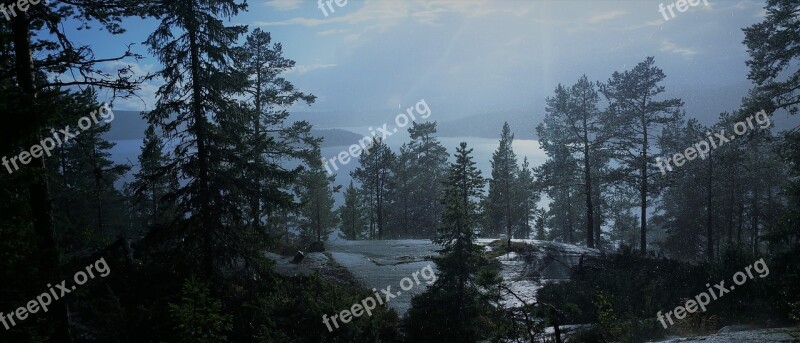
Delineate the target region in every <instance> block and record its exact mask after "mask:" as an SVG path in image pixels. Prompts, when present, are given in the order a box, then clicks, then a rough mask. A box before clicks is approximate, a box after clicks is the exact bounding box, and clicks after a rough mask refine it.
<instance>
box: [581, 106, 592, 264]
mask: <svg viewBox="0 0 800 343" xmlns="http://www.w3.org/2000/svg"><path fill="white" fill-rule="evenodd" d="M583 130H584V131H583V178H584V196H585V197H586V246H587V247H589V248H594V232H593V231H594V205H592V173H591V170H590V169H589V142H588V141H589V137H588V134H587V132H586V130H587V129H586V120H584V122H583Z"/></svg>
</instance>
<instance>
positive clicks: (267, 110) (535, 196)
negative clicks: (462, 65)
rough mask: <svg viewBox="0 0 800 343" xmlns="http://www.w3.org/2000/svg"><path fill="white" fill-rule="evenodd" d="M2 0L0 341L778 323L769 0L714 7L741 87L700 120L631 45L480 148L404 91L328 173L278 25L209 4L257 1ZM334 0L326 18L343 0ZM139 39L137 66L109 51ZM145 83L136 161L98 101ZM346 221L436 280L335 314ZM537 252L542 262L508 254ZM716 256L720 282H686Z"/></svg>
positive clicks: (362, 241)
mask: <svg viewBox="0 0 800 343" xmlns="http://www.w3.org/2000/svg"><path fill="white" fill-rule="evenodd" d="M21 1H22V0H21ZM2 3H3V4H4V5H5V6H6V7H8V6H10V5H11V4H17V2H12V1H8V0H3V1H2ZM25 4H27V5H29V6H27V5H26V6H24V7H25V8H28V9H27V10H23V6H22V5H18V6H17V11H16V12H14V13H15V15H12V16H7V18H5V19H7V20H4V18H3V17H0V89H2V91H0V108H1V109H2V113H4V115H3V117H4V118H6V119H7V120H8V122H6V123H4V124H2V125H0V130H2V133H1V134H0V149H1V150H2V151H0V156H3V157H2V158H3V159H2V163H3V167H1V168H0V275H1V276H0V280H2V281H1V282H0V324H2V325H3V327H2V328H0V341H2V342H559V343H560V342H646V341H656V340H661V339H671V338H677V337H688V336H698V335H712V334H715V333H717V332H718V330H719V329H721V328H723V327H731V326H747V328H748V329H775V328H791V329H788V331H787V332H788V333H784V332H783V331H781V333H782V334H787V335H790V336H789V337H791V338H793V339H795V340H797V339H800V329H798V322H800V294H798V290H799V289H800V288H798V287H800V269H799V268H800V255H798V253H800V226H799V225H798V222H799V221H800V131H798V128H797V127H794V128H792V127H785V126H778V125H774V124H773V123H775V122H777V121H776V120H775V119H773V118H775V117H777V116H783V117H790V118H791V117H793V116H796V115H797V112H798V109H799V108H800V68H798V62H800V49H799V48H798V47H800V21H798V18H800V3H798V2H797V1H795V0H767V1H766V4H764V5H763V9H764V11H765V15H764V17H763V18H760V22H758V23H756V24H753V25H751V26H746V27H739V28H736V30H739V31H741V32H742V33H743V35H744V41H743V42H742V46H741V49H743V50H746V51H747V55H748V56H749V59H748V60H747V61H745V63H746V66H747V68H748V70H749V73H748V74H747V75H743V76H742V77H745V76H746V77H747V79H748V80H749V82H750V83H751V84H750V90H749V91H748V93H747V95H746V96H745V97H743V98H742V99H741V102H740V103H738V104H731V105H730V108H729V110H727V111H725V112H721V113H716V114H713V115H712V116H713V121H710V120H700V119H698V116H700V115H701V114H700V113H692V112H691V111H689V110H687V108H686V106H685V105H686V101H685V100H683V99H681V98H680V97H678V96H676V95H675V94H676V93H677V92H676V90H675V89H671V88H670V87H667V84H668V83H667V81H668V80H669V79H670V78H673V77H684V76H683V75H667V74H666V73H665V71H664V70H663V69H662V68H660V67H659V64H658V61H659V60H660V59H659V58H658V57H657V55H656V54H655V53H648V52H647V51H645V52H642V55H641V56H640V57H637V59H638V60H637V61H636V63H635V64H633V65H629V66H628V67H627V68H619V69H618V70H616V71H613V72H612V73H609V74H606V75H603V76H602V79H599V80H593V79H592V78H591V77H589V76H587V74H583V75H582V76H580V77H578V78H575V79H563V80H557V81H556V85H555V87H550V89H549V90H548V95H547V96H546V97H545V98H543V99H538V100H539V101H540V102H541V104H542V106H541V108H536V109H532V112H534V111H535V112H536V113H535V115H534V113H531V115H530V117H529V118H528V119H526V120H527V122H526V123H525V126H518V125H517V124H518V123H514V122H509V121H506V120H502V119H501V120H498V121H496V122H495V123H494V124H495V126H496V129H497V132H498V134H499V135H498V137H499V140H497V139H493V141H495V143H492V144H493V145H492V153H491V157H490V160H489V163H490V170H485V171H482V170H481V168H479V167H478V164H477V163H478V159H480V158H483V157H482V156H483V155H481V154H479V153H476V151H475V147H474V144H473V143H470V142H468V139H465V140H464V141H463V142H459V143H458V144H457V145H452V146H451V145H450V144H449V142H450V140H444V139H443V138H442V137H440V136H439V132H440V129H441V128H442V126H446V125H447V122H446V121H440V120H432V119H437V118H438V117H439V115H440V114H439V113H436V112H437V111H439V109H440V108H442V107H437V103H436V102H435V101H434V100H433V98H428V99H429V100H428V101H427V103H426V107H427V106H428V104H430V105H429V106H430V107H429V108H428V109H427V110H428V112H427V114H428V115H430V114H431V113H435V115H434V116H433V117H432V118H427V117H425V118H426V119H421V118H417V121H414V122H413V123H411V124H410V125H409V126H408V127H406V128H404V129H403V130H405V133H403V135H400V134H398V135H396V136H392V137H391V138H387V139H386V140H384V139H381V138H380V137H379V136H378V137H374V138H373V139H372V141H371V143H370V145H369V147H368V149H364V151H363V152H361V153H359V154H357V155H358V156H357V158H355V159H354V160H353V161H350V164H351V165H353V167H352V170H349V171H346V170H345V169H342V171H340V172H338V173H330V168H326V163H327V162H326V160H327V159H328V158H329V156H327V155H326V152H325V151H327V150H325V151H324V150H323V149H324V148H326V147H328V146H326V145H325V144H326V143H325V139H324V137H322V136H321V135H319V133H323V132H325V131H320V130H317V129H318V127H315V125H313V124H312V123H311V122H310V121H309V120H296V119H294V118H293V117H292V112H293V111H296V109H298V108H313V107H314V106H315V103H316V102H317V101H318V100H320V98H318V97H317V96H316V95H315V94H312V92H310V91H306V90H304V89H300V87H297V86H295V84H294V83H293V82H292V81H290V80H291V79H292V76H295V75H297V74H296V73H297V68H298V66H297V64H296V63H295V61H294V60H293V59H292V56H291V55H290V54H288V53H287V51H296V50H295V49H292V48H290V46H302V45H303V44H304V43H303V42H302V41H299V40H297V41H291V40H289V41H280V42H279V41H277V40H276V39H274V37H273V35H272V34H271V33H270V32H269V31H267V30H265V29H262V28H261V27H259V26H257V25H255V26H248V25H244V24H239V23H240V22H241V21H237V20H235V19H236V18H237V16H239V15H242V14H244V13H247V12H248V11H250V10H253V8H254V7H256V6H260V4H254V3H247V2H245V1H240V0H214V1H210V0H152V1H133V0H116V1H111V0H69V1H50V2H47V1H44V2H41V3H37V4H34V3H33V2H30V3H28V2H27V1H26V2H25ZM305 5H307V6H308V7H314V8H312V10H315V8H316V7H315V6H316V3H313V4H312V3H310V2H309V3H307V4H304V6H305ZM312 5H313V6H312ZM337 5H338V7H337V8H336V9H337V10H338V11H339V12H338V13H336V12H331V13H330V17H329V15H328V14H329V13H327V12H326V13H325V16H324V17H325V18H324V20H335V19H336V18H338V17H344V16H346V15H347V14H346V12H345V11H347V10H350V9H351V7H355V6H356V5H357V4H356V3H355V2H353V3H351V4H350V5H348V6H347V7H344V6H342V5H339V3H338V1H337ZM317 12H318V10H317ZM9 13H10V12H9ZM655 15H656V16H660V15H658V13H656V14H655ZM679 15H683V14H679ZM317 16H318V17H320V18H321V17H322V16H321V14H320V13H317ZM320 20H322V19H320ZM139 21H146V22H148V23H152V24H153V25H152V27H153V30H152V31H149V32H146V35H145V36H144V37H143V38H142V41H141V44H142V45H143V46H144V47H145V48H146V50H147V52H148V54H147V55H146V56H145V55H143V54H141V53H139V52H137V51H136V50H135V49H133V48H132V45H133V43H128V42H126V41H125V40H123V39H118V40H111V41H105V42H103V47H102V48H101V47H100V45H99V44H100V43H99V42H98V43H97V44H98V45H97V46H95V45H94V43H92V44H87V43H85V42H84V41H82V40H77V39H74V38H72V37H73V36H74V35H75V34H76V32H78V31H89V32H93V31H100V32H103V33H104V34H107V35H110V36H122V35H124V34H126V33H127V32H128V31H129V30H135V31H137V32H142V31H141V26H138V25H134V24H132V23H134V22H136V23H138V22H139ZM672 24H673V23H670V25H672ZM664 25H667V24H666V23H665V24H664ZM98 37H99V36H98ZM98 40H99V39H98ZM107 44H111V45H114V46H116V49H121V51H123V52H122V53H121V54H119V55H114V56H109V55H108V53H106V52H105V51H103V50H102V49H104V48H105V46H106V45H107ZM147 58H150V59H153V60H154V61H156V67H155V69H153V70H152V71H149V72H146V73H141V72H139V71H137V70H136V68H134V67H133V66H132V63H134V62H135V61H140V60H143V59H147ZM564 63H568V62H566V61H565V62H564ZM109 66H114V68H109ZM571 68H572V69H576V70H578V72H579V73H582V72H584V71H583V70H582V69H581V68H582V67H581V66H580V65H573V66H571ZM589 72H590V71H589V70H587V71H586V73H589ZM293 73H294V74H293ZM591 74H592V75H595V74H596V73H591ZM532 77H533V76H532ZM154 82H156V84H157V85H158V86H157V87H155V90H154V94H155V102H154V103H153V106H152V108H150V109H149V110H147V111H141V112H137V113H139V114H140V115H141V120H142V121H144V122H146V127H147V128H146V130H145V131H144V132H141V133H138V132H137V134H140V135H141V137H143V139H140V140H139V141H138V142H137V144H139V145H138V147H139V151H138V153H137V156H138V158H137V159H136V160H135V161H128V162H121V161H120V160H119V159H115V157H114V149H115V146H117V142H116V141H115V140H113V139H109V130H110V129H111V127H112V126H114V125H115V123H117V121H115V119H118V118H119V116H120V115H121V114H120V113H119V112H120V111H118V110H117V109H116V107H115V105H116V104H117V103H120V102H121V101H124V100H130V99H138V98H140V97H141V96H142V95H143V94H144V92H145V91H146V90H147V87H152V84H153V83H154ZM548 87H549V85H548ZM417 99H419V98H412V99H410V100H413V101H417ZM401 111H402V109H401ZM417 111H419V108H417ZM115 112H117V114H116V115H115ZM703 115H705V116H706V117H708V116H709V114H703ZM115 116H116V117H115ZM539 119H541V120H539ZM364 122H365V124H364V125H367V124H372V123H377V121H375V120H368V119H364ZM372 125H374V124H372ZM523 127H535V129H534V130H533V132H520V131H521V130H523ZM370 129H372V128H370ZM395 132H396V131H395ZM515 134H518V135H524V136H525V137H528V136H530V135H532V136H533V137H535V141H536V142H537V144H538V145H537V146H538V147H539V149H540V151H541V153H542V156H543V157H542V158H543V163H538V162H535V161H532V160H530V159H529V158H528V156H529V155H528V154H524V153H519V150H517V152H515V148H518V147H519V145H517V144H515V142H516V143H518V141H519V140H515ZM373 135H374V134H373ZM406 137H407V139H406ZM389 140H391V142H389ZM355 143H358V142H357V141H353V142H349V143H347V144H348V145H349V144H355ZM389 143H391V145H390V144H389ZM398 146H399V148H398ZM337 149H338V148H337ZM343 149H345V151H346V149H347V147H346V146H344V148H343ZM336 151H338V150H336ZM345 174H346V175H345ZM345 176H347V177H349V178H346V179H345V178H344V177H345ZM341 180H346V181H344V182H342V181H341ZM384 241H385V242H386V243H382V242H384ZM348 244H355V245H357V246H358V247H362V246H365V247H369V246H371V245H373V244H374V247H375V248H374V250H376V251H377V250H381V249H385V247H387V246H394V244H398V245H403V244H429V245H430V246H431V247H432V248H431V249H432V250H431V252H430V254H429V255H430V256H428V255H426V254H428V253H427V252H426V253H425V254H422V253H420V256H422V257H419V258H418V256H416V255H413V254H410V257H409V256H399V255H398V256H394V257H396V258H397V260H398V261H400V262H393V263H392V264H388V262H387V263H385V264H381V263H384V262H382V261H383V260H380V259H378V258H375V257H374V256H373V255H370V254H374V253H373V252H368V253H364V255H365V256H368V257H369V256H372V258H371V259H370V260H369V263H372V264H374V265H377V266H378V267H383V266H385V265H389V266H392V267H395V266H398V265H405V264H406V263H407V264H408V267H409V268H411V267H413V270H423V271H427V273H432V272H433V269H427V270H426V269H422V267H423V266H425V265H426V264H430V265H432V266H435V282H433V281H432V280H434V277H433V275H431V274H425V273H423V274H419V275H423V276H425V279H422V280H420V279H419V278H418V279H417V280H416V285H415V287H421V288H420V289H419V290H418V291H416V292H417V293H414V294H413V296H411V295H409V298H408V300H407V302H408V305H409V308H408V309H407V311H406V310H403V311H398V309H397V308H396V307H392V306H390V305H389V304H388V302H389V298H388V297H387V298H386V300H387V304H383V302H381V304H379V305H380V306H375V307H374V309H371V313H370V314H369V315H368V316H361V317H359V318H353V319H352V320H351V321H347V322H345V321H344V315H342V316H341V317H340V319H341V322H339V323H338V324H339V325H337V326H336V327H335V330H334V329H333V327H331V326H330V325H326V322H325V319H324V318H326V317H323V315H330V314H332V313H333V314H336V313H340V311H341V310H342V309H351V308H352V309H353V310H352V311H351V312H353V313H355V312H356V310H355V309H356V306H359V304H363V306H360V308H365V307H367V303H368V302H366V300H365V299H367V298H368V297H371V296H372V297H377V298H380V295H379V294H380V293H379V291H380V290H376V289H375V288H373V286H372V283H371V282H372V279H370V281H367V282H365V281H364V280H365V278H371V277H374V276H369V275H367V276H365V275H360V274H359V272H357V269H354V268H352V264H354V263H356V262H353V261H352V260H348V259H345V258H343V257H342V256H345V255H346V254H348V253H351V254H356V250H347V249H348ZM380 244H391V245H380ZM353 249H355V248H353ZM426 251H427V250H426ZM386 253H387V254H395V253H394V252H393V251H387V252H386ZM398 254H399V253H398ZM423 255H425V256H423ZM564 256H567V257H564ZM319 261H323V262H319ZM553 261H556V262H559V263H562V264H564V265H565V266H566V267H564V268H566V269H565V270H566V273H568V275H567V276H566V277H565V278H556V277H553V276H552V272H551V271H549V270H548V269H547V268H539V269H537V270H536V271H531V272H526V273H525V275H524V276H523V277H521V278H520V279H518V278H516V277H515V278H514V279H513V280H511V279H510V277H509V275H510V274H509V270H510V269H509V268H510V267H509V265H510V264H511V265H513V263H517V262H518V263H522V264H524V265H526V269H525V270H526V271H528V270H533V269H534V268H535V267H536V266H540V265H541V264H545V265H549V264H550V263H552V262H553ZM562 261H566V262H565V263H564V262H562ZM312 263H319V265H312ZM371 266H372V265H371ZM767 266H768V269H764V268H767ZM746 267H748V268H749V269H746V270H747V273H744V271H745V268H746ZM287 268H290V269H291V270H292V272H286V270H287ZM427 268H430V267H427ZM559 268H562V267H559ZM298 270H299V271H301V272H296V271H298ZM753 270H754V271H753ZM398 273H399V272H398ZM403 273H405V271H404V272H403ZM739 274H742V275H746V274H749V278H748V279H747V281H746V282H742V283H740V282H738V281H737V277H736V276H734V275H739ZM80 275H82V276H80ZM417 275H418V274H414V276H413V277H414V278H417ZM410 277H411V275H410V274H409V280H411V278H410ZM732 277H733V280H734V281H731V278H732ZM385 279H387V280H388V279H392V280H393V279H394V277H393V276H392V277H389V276H385ZM61 280H63V281H61ZM380 280H381V283H380V285H384V286H388V285H389V284H386V281H384V279H380ZM426 280H427V281H431V282H428V283H426V282H425V281H426ZM720 280H726V281H727V283H726V284H727V285H728V287H729V289H730V294H726V295H725V296H724V297H723V296H722V294H721V293H720V296H719V299H717V297H716V296H714V299H713V300H708V301H707V302H705V303H704V302H702V301H701V298H703V297H701V296H700V295H698V294H701V295H703V294H707V293H710V294H714V291H713V288H712V287H713V285H714V284H717V283H718V282H719V281H720ZM420 281H423V282H420ZM520 281H525V282H530V283H531V284H533V285H535V287H533V286H520ZM398 283H400V278H397V280H393V281H391V283H390V284H392V285H397V284H398ZM709 284H710V285H709ZM732 284H735V285H736V286H739V285H742V286H741V287H736V289H735V290H734V289H733V288H734V287H732V286H730V285H732ZM401 285H402V283H401ZM704 285H705V286H704ZM381 287H383V286H381ZM370 288H372V290H370ZM402 289H403V291H405V290H406V288H405V287H402ZM528 292H533V294H534V295H530V294H528ZM704 292H705V293H704ZM398 295H399V292H398ZM706 298H708V295H706ZM370 299H371V298H370ZM509 299H511V300H512V301H513V302H515V303H516V305H509ZM687 299H690V300H689V301H692V300H691V299H696V301H694V304H695V305H698V304H703V305H707V308H706V306H704V307H703V310H702V311H690V310H689V308H690V306H689V302H687ZM45 300H47V301H45ZM684 303H685V304H686V306H685V308H684V307H680V305H682V304H684ZM353 304H355V305H353ZM373 305H375V304H374V302H373ZM676 306H678V308H676ZM673 308H675V310H674V311H671V310H672V309H673ZM680 309H683V310H685V311H687V312H691V313H689V314H688V315H686V316H685V318H686V319H684V320H680V319H682V318H683V317H682V316H678V314H679V313H680V312H681V311H680ZM665 314H670V315H672V317H669V316H667V317H666V318H667V319H669V323H671V324H670V325H667V324H668V322H667V321H665V320H664V319H662V317H661V316H662V315H665ZM662 326H663V327H662ZM723 341H724V340H723ZM731 341H736V340H735V339H733V340H731ZM778 341H779V340H775V342H778ZM787 341H788V340H787Z"/></svg>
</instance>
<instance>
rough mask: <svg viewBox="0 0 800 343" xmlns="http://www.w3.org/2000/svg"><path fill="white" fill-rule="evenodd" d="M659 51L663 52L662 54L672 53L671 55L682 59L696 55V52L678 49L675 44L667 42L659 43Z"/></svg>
mask: <svg viewBox="0 0 800 343" xmlns="http://www.w3.org/2000/svg"><path fill="white" fill-rule="evenodd" d="M659 50H661V51H664V52H669V53H673V54H679V55H683V57H690V56H693V55H696V54H697V51H694V50H692V49H689V48H682V47H679V46H678V45H676V44H675V43H672V42H670V41H667V40H663V41H661V49H659Z"/></svg>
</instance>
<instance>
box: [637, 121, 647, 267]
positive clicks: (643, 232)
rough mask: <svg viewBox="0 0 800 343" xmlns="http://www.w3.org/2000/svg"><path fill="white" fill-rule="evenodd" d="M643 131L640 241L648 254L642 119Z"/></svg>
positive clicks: (642, 248)
mask: <svg viewBox="0 0 800 343" xmlns="http://www.w3.org/2000/svg"><path fill="white" fill-rule="evenodd" d="M642 130H643V131H642V132H644V139H643V140H642V162H641V166H640V167H641V175H640V177H641V178H642V186H641V189H640V190H641V193H640V197H641V202H642V213H641V215H642V226H641V229H640V237H641V240H640V242H639V245H640V249H641V251H642V254H647V149H648V145H647V123H646V122H645V119H642Z"/></svg>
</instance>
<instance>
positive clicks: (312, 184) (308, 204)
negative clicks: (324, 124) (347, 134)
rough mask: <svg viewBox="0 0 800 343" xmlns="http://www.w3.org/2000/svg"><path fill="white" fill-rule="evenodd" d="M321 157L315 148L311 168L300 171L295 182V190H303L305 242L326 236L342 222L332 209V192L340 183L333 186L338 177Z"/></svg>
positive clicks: (302, 219)
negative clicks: (323, 164)
mask: <svg viewBox="0 0 800 343" xmlns="http://www.w3.org/2000/svg"><path fill="white" fill-rule="evenodd" d="M321 159H322V157H321V156H320V152H319V148H316V149H315V152H314V153H313V156H312V158H310V161H309V162H310V163H309V164H310V165H309V168H308V169H307V170H304V171H303V172H302V173H301V174H300V176H299V177H298V180H297V185H296V186H295V192H296V193H297V194H300V209H299V211H298V216H299V224H300V229H301V241H303V242H306V243H308V242H321V241H324V240H327V239H328V235H329V234H330V233H331V232H332V231H333V229H334V228H335V227H336V226H337V225H338V224H339V218H338V217H337V216H336V213H335V212H334V211H333V203H334V200H333V193H336V192H338V191H339V189H340V188H341V186H333V182H334V181H335V178H334V176H333V175H331V176H328V175H327V173H326V172H325V169H324V168H323V167H322V162H321Z"/></svg>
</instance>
